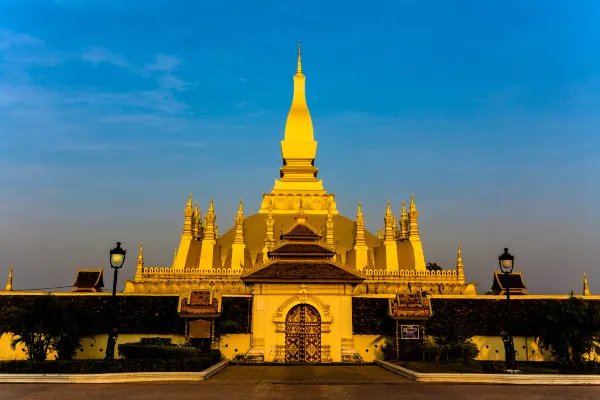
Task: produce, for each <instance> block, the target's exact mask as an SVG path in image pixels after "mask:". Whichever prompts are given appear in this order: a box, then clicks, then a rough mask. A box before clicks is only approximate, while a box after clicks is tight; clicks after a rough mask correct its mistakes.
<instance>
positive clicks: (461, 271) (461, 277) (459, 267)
mask: <svg viewBox="0 0 600 400" xmlns="http://www.w3.org/2000/svg"><path fill="white" fill-rule="evenodd" d="M456 273H457V275H458V282H459V283H465V266H464V264H463V261H462V256H461V254H460V245H458V255H457V257H456Z"/></svg>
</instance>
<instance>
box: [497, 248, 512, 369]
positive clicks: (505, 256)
mask: <svg viewBox="0 0 600 400" xmlns="http://www.w3.org/2000/svg"><path fill="white" fill-rule="evenodd" d="M498 264H499V265H500V271H502V273H503V274H504V276H505V277H506V280H505V282H504V289H505V290H506V331H505V332H504V333H503V335H502V341H503V342H504V355H505V358H506V369H509V370H514V369H515V343H514V340H513V337H512V309H511V306H510V285H509V282H510V279H509V276H510V274H511V273H512V271H513V268H514V267H515V257H514V256H513V255H511V254H510V253H509V252H508V248H506V247H505V248H504V253H502V254H500V255H499V256H498Z"/></svg>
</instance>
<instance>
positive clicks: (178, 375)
mask: <svg viewBox="0 0 600 400" xmlns="http://www.w3.org/2000/svg"><path fill="white" fill-rule="evenodd" d="M227 364H229V360H223V361H221V362H219V363H217V364H215V365H213V366H212V367H209V368H207V369H205V370H204V371H202V372H130V373H116V374H0V383H136V382H138V383H139V382H169V381H171V382H175V381H177V382H197V381H203V380H206V379H208V378H210V377H211V376H213V375H214V374H216V373H217V372H219V371H220V370H222V369H223V368H225V367H226V366H227Z"/></svg>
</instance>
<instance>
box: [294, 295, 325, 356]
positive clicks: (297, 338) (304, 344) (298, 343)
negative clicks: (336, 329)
mask: <svg viewBox="0 0 600 400" xmlns="http://www.w3.org/2000/svg"><path fill="white" fill-rule="evenodd" d="M285 361H286V362H290V363H294V362H297V363H300V362H306V363H319V362H321V315H320V314H319V311H317V309H316V308H315V307H313V306H311V305H309V304H298V305H296V306H294V307H292V309H291V310H290V311H289V312H288V313H287V316H286V318H285Z"/></svg>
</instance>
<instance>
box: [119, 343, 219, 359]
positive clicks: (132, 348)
mask: <svg viewBox="0 0 600 400" xmlns="http://www.w3.org/2000/svg"><path fill="white" fill-rule="evenodd" d="M118 351H119V355H121V357H125V358H126V359H128V360H144V359H163V360H183V359H188V358H202V357H205V356H206V355H207V353H211V352H215V351H216V352H218V350H209V351H206V350H201V349H198V348H196V347H192V346H175V345H160V344H150V345H148V344H143V343H123V344H120V345H119V346H118Z"/></svg>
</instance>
